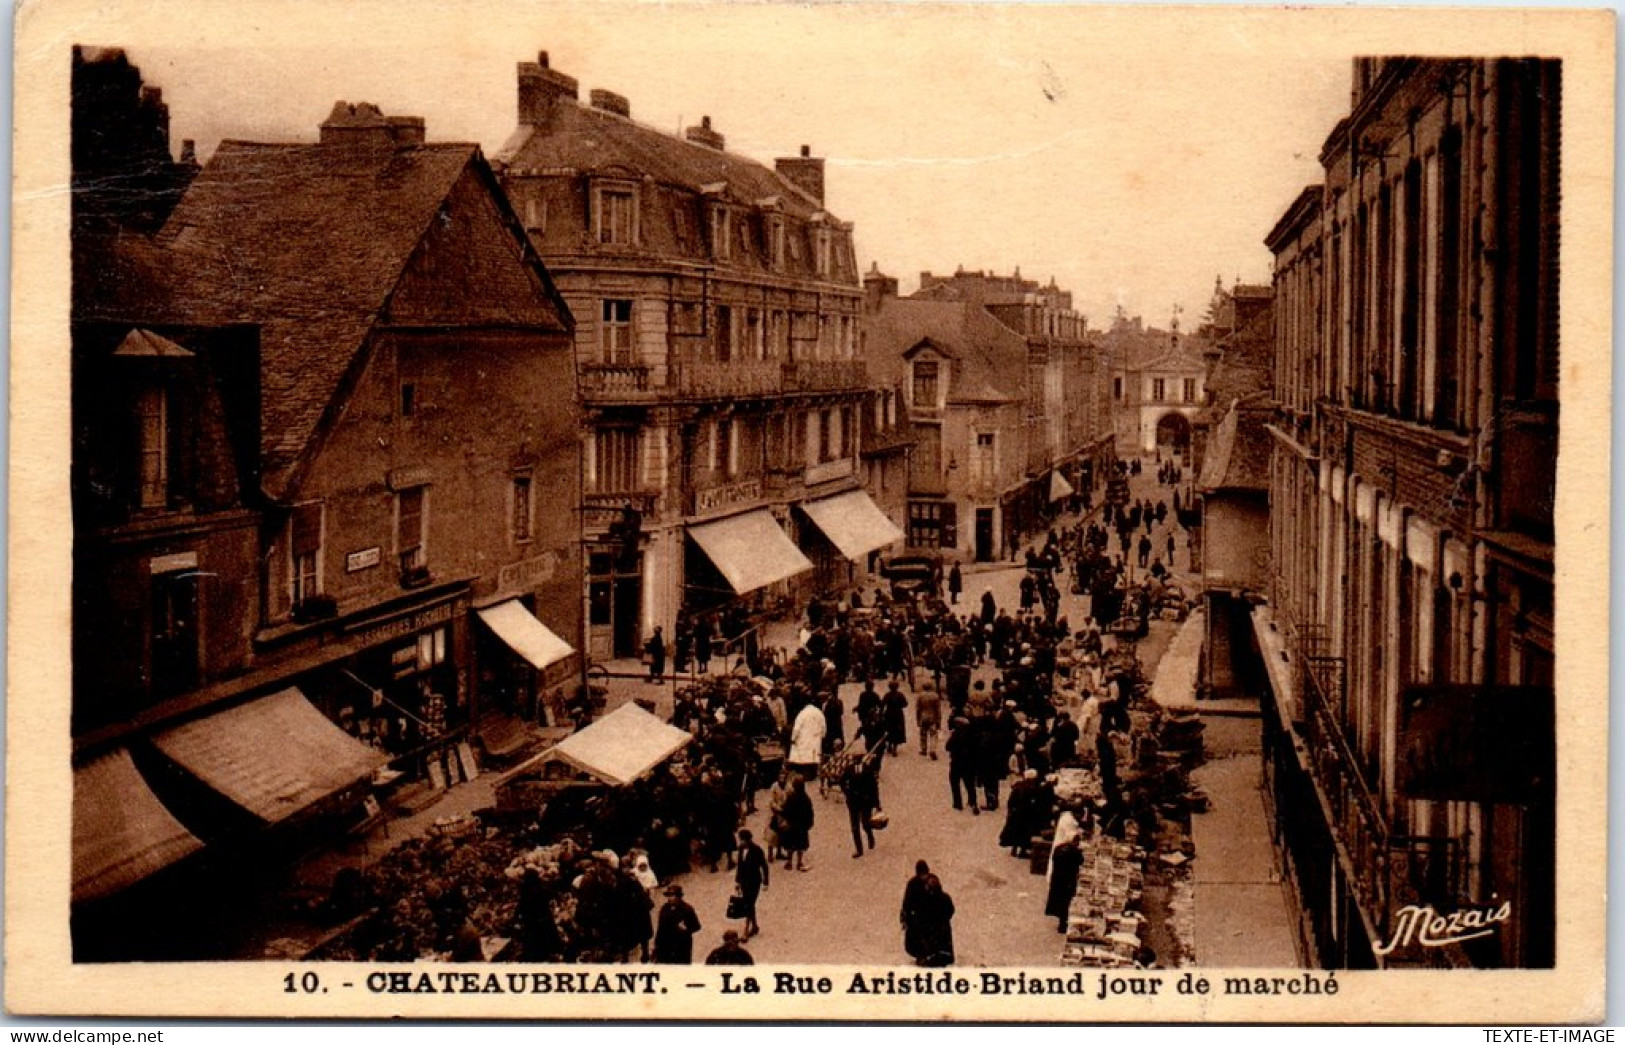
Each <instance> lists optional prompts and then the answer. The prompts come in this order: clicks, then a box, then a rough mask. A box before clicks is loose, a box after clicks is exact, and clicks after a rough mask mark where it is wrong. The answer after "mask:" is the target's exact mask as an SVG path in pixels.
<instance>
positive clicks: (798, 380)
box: [784, 359, 869, 392]
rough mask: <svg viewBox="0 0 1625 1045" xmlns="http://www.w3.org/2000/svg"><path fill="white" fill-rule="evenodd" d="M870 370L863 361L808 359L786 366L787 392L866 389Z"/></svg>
mask: <svg viewBox="0 0 1625 1045" xmlns="http://www.w3.org/2000/svg"><path fill="white" fill-rule="evenodd" d="M868 383H869V371H868V368H867V367H865V366H864V364H863V360H861V359H806V360H798V361H797V362H794V363H785V364H784V389H785V391H787V392H832V391H839V390H842V389H848V388H864V387H866V386H867V385H868Z"/></svg>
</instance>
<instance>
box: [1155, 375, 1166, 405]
mask: <svg viewBox="0 0 1625 1045" xmlns="http://www.w3.org/2000/svg"><path fill="white" fill-rule="evenodd" d="M1167 393H1168V382H1167V381H1165V380H1163V379H1162V378H1160V377H1153V378H1152V379H1151V401H1152V402H1153V403H1160V402H1162V400H1163V399H1164V397H1165V396H1166V395H1167Z"/></svg>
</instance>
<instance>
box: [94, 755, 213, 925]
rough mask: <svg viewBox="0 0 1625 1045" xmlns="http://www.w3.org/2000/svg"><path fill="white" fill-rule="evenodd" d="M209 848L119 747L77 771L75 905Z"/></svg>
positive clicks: (136, 880)
mask: <svg viewBox="0 0 1625 1045" xmlns="http://www.w3.org/2000/svg"><path fill="white" fill-rule="evenodd" d="M202 848H203V843H202V842H200V841H198V840H197V838H196V837H194V836H193V835H192V833H191V832H190V831H188V830H187V829H186V828H185V827H183V826H181V822H180V821H179V820H176V819H175V817H174V816H172V815H171V814H170V812H169V810H167V809H165V808H164V805H163V803H162V802H160V801H159V800H158V796H157V795H155V794H153V793H152V789H151V788H149V787H148V786H147V782H146V780H145V779H144V778H143V777H142V776H141V771H140V770H139V769H137V768H136V767H135V760H134V759H132V758H131V757H130V752H129V751H128V750H126V749H125V748H119V749H117V750H115V751H111V752H108V753H107V754H105V755H101V756H100V757H98V758H96V759H95V760H94V761H92V762H91V763H90V764H88V765H85V766H81V767H80V768H78V769H75V770H74V771H73V902H74V903H79V902H81V901H84V900H98V899H101V898H102V897H104V896H111V895H112V894H113V893H116V892H118V891H119V890H120V889H123V888H125V887H126V886H130V885H134V884H135V883H136V882H139V881H140V880H141V879H143V878H145V877H147V876H148V875H150V874H153V873H154V872H156V871H159V870H161V869H162V868H165V867H168V866H169V865H170V864H172V863H174V862H175V861H176V860H179V859H180V858H181V857H183V856H188V855H190V854H192V853H195V852H197V851H198V850H199V849H202Z"/></svg>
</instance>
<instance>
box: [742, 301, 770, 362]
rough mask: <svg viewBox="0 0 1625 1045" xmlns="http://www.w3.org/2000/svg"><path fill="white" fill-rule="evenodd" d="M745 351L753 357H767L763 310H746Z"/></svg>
mask: <svg viewBox="0 0 1625 1045" xmlns="http://www.w3.org/2000/svg"><path fill="white" fill-rule="evenodd" d="M745 351H746V353H748V354H749V356H750V358H752V359H765V358H767V356H766V351H767V346H766V342H765V341H764V340H763V337H762V311H761V309H756V308H749V309H746V310H745Z"/></svg>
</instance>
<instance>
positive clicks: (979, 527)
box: [976, 508, 993, 562]
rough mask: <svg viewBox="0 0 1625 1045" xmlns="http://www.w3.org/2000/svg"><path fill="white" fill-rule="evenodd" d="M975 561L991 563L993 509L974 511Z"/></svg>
mask: <svg viewBox="0 0 1625 1045" xmlns="http://www.w3.org/2000/svg"><path fill="white" fill-rule="evenodd" d="M976 561H977V562H992V561H993V509H991V508H978V509H976Z"/></svg>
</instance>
